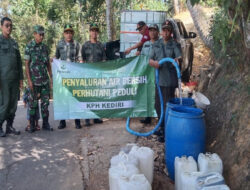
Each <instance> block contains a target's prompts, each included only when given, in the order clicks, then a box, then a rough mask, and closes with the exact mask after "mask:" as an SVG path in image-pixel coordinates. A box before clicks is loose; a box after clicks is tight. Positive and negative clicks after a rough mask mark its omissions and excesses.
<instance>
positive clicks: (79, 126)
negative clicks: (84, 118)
mask: <svg viewBox="0 0 250 190" xmlns="http://www.w3.org/2000/svg"><path fill="white" fill-rule="evenodd" d="M75 125H76V128H77V129H81V128H82V126H81V121H80V119H75Z"/></svg>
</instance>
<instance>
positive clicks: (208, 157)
mask: <svg viewBox="0 0 250 190" xmlns="http://www.w3.org/2000/svg"><path fill="white" fill-rule="evenodd" d="M198 167H199V171H200V172H203V173H208V172H218V173H220V174H222V172H223V165H222V160H221V159H220V157H219V156H218V154H216V153H213V154H211V153H206V154H203V153H200V154H199V156H198Z"/></svg>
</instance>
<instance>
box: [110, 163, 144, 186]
mask: <svg viewBox="0 0 250 190" xmlns="http://www.w3.org/2000/svg"><path fill="white" fill-rule="evenodd" d="M134 174H139V170H138V168H137V167H135V166H134V165H132V164H127V165H125V164H124V163H122V162H121V163H119V164H118V165H116V166H113V167H111V168H109V189H110V190H117V189H118V182H119V180H120V179H124V178H125V179H128V178H129V177H130V176H132V175H134Z"/></svg>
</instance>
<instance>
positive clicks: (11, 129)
mask: <svg viewBox="0 0 250 190" xmlns="http://www.w3.org/2000/svg"><path fill="white" fill-rule="evenodd" d="M12 124H13V121H12V120H7V124H6V134H14V135H20V134H21V132H20V131H18V130H16V129H15V128H14V127H13V126H12Z"/></svg>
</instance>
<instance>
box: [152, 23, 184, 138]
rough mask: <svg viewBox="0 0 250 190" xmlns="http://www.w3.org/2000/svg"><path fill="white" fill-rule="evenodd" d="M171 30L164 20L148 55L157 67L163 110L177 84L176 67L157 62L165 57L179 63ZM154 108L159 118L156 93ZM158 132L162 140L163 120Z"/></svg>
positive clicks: (158, 102) (169, 24)
mask: <svg viewBox="0 0 250 190" xmlns="http://www.w3.org/2000/svg"><path fill="white" fill-rule="evenodd" d="M172 32H173V26H172V23H171V22H170V21H168V20H167V21H165V22H164V23H163V24H162V39H160V40H158V41H156V42H155V43H154V44H153V47H152V49H151V51H150V55H149V58H150V60H149V65H150V66H152V67H155V68H156V69H159V86H160V88H161V92H162V96H163V105H164V109H163V110H165V108H166V103H167V102H168V101H169V99H171V98H174V92H175V88H176V87H177V86H178V81H177V74H176V69H175V67H174V66H173V65H172V63H164V64H163V65H159V63H158V62H159V61H160V60H161V59H162V58H166V57H170V58H173V59H175V60H176V61H177V63H179V59H181V50H180V47H179V44H178V43H177V42H176V41H175V40H174V39H173V38H172V37H171V35H172ZM157 92H158V91H157ZM155 108H156V112H157V115H158V118H160V115H161V109H160V99H159V95H158V94H156V101H155ZM158 134H159V135H160V137H159V139H158V140H159V141H160V142H164V141H165V138H164V121H163V122H162V126H161V130H160V133H158Z"/></svg>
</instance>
